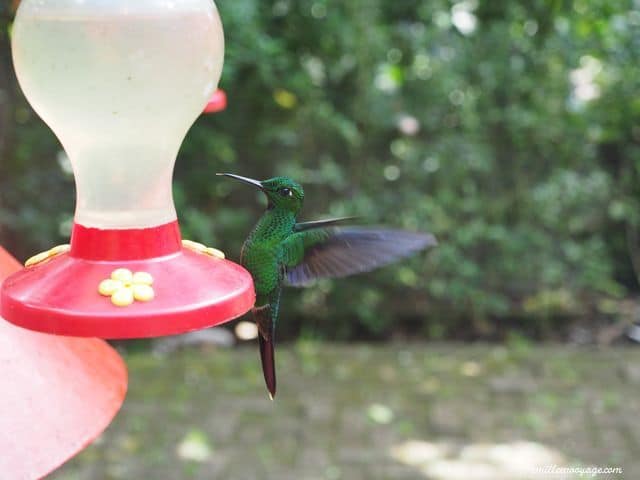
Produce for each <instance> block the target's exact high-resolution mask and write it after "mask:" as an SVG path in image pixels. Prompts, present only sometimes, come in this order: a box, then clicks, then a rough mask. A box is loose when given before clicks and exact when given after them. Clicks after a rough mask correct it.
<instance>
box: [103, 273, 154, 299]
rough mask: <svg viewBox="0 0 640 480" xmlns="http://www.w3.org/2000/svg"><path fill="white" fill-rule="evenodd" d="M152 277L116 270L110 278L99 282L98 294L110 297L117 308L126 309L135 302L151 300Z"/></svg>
mask: <svg viewBox="0 0 640 480" xmlns="http://www.w3.org/2000/svg"><path fill="white" fill-rule="evenodd" d="M151 285H153V277H152V276H151V275H150V274H149V273H147V272H135V273H133V272H132V271H131V270H129V269H127V268H117V269H116V270H114V271H113V272H111V277H110V278H107V279H105V280H102V281H101V282H100V285H98V292H99V293H100V295H103V296H105V297H111V303H113V304H114V305H115V306H117V307H127V306H129V305H131V304H132V303H133V302H135V301H136V300H137V301H139V302H148V301H150V300H153V297H155V292H154V291H153V287H152V286H151Z"/></svg>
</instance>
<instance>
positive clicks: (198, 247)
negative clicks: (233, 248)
mask: <svg viewBox="0 0 640 480" xmlns="http://www.w3.org/2000/svg"><path fill="white" fill-rule="evenodd" d="M182 246H183V247H184V248H188V249H189V250H193V251H194V252H197V253H202V254H204V255H209V256H210V257H216V258H224V252H222V251H221V250H218V249H217V248H213V247H207V246H206V245H203V244H202V243H198V242H193V241H191V240H182Z"/></svg>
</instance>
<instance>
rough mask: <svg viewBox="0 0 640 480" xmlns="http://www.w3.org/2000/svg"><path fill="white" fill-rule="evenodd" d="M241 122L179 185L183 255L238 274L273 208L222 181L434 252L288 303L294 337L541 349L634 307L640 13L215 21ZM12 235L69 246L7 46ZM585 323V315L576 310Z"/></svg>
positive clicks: (24, 241)
mask: <svg viewBox="0 0 640 480" xmlns="http://www.w3.org/2000/svg"><path fill="white" fill-rule="evenodd" d="M218 7H219V9H220V13H221V16H222V18H223V22H224V26H225V32H226V42H227V53H226V62H225V69H224V73H223V78H222V82H221V86H222V87H223V88H224V89H225V90H226V91H227V94H228V97H229V107H228V109H227V110H226V111H225V112H223V113H220V114H217V115H214V116H207V117H202V118H201V119H200V120H199V121H198V122H197V123H196V125H195V126H194V127H193V129H192V130H191V132H190V133H189V135H188V137H187V140H186V142H185V144H184V146H183V148H182V151H181V153H180V157H179V161H178V163H177V165H176V173H175V184H174V187H175V198H176V204H177V208H178V212H179V215H180V217H181V222H182V226H183V231H184V234H185V236H187V237H192V238H194V239H196V240H199V241H203V242H206V243H211V244H215V245H217V246H220V247H222V248H223V249H225V250H226V251H227V253H228V254H229V256H230V257H232V258H234V257H235V258H237V257H238V255H239V250H240V245H241V243H242V241H243V239H244V237H245V236H246V234H247V233H248V231H249V229H250V228H251V225H252V223H253V222H254V221H255V219H256V218H257V216H258V215H259V214H260V213H261V209H262V208H263V206H264V204H263V203H261V202H262V200H261V199H260V198H259V195H257V193H256V192H254V191H252V190H250V189H248V188H245V187H243V186H241V185H235V184H231V183H229V182H227V181H225V180H224V179H218V178H215V177H214V175H213V174H214V173H215V172H216V171H221V170H225V171H232V172H237V173H240V174H244V175H248V176H254V177H258V178H265V177H269V176H273V175H276V174H287V175H291V176H293V177H295V178H297V179H299V180H300V181H302V182H304V184H305V187H306V191H307V202H306V208H305V211H304V216H305V217H306V218H318V217H323V216H328V215H358V216H362V217H364V218H365V219H366V221H367V222H370V223H384V224H389V225H394V226H398V227H404V228H409V229H417V230H420V229H421V230H430V231H432V232H433V233H435V234H436V235H437V236H438V238H439V239H440V243H441V244H440V246H439V247H438V249H437V250H435V251H433V252H432V253H430V254H429V255H421V256H419V257H417V258H414V259H412V260H410V261H408V262H405V263H403V264H402V265H400V266H397V267H392V268H388V269H385V270H383V271H380V272H377V273H375V274H371V275H363V276H358V277H355V278H353V279H349V280H344V281H340V282H327V283H323V284H321V285H319V286H318V287H317V288H316V289H315V290H313V291H308V292H305V293H303V294H301V293H300V292H297V291H293V292H288V294H287V298H286V300H285V302H286V303H285V306H286V308H284V311H283V317H284V318H283V321H282V322H281V327H282V330H281V331H282V332H283V334H284V335H285V336H286V335H296V334H299V333H301V332H302V333H303V334H305V335H307V334H314V335H321V336H325V337H329V338H354V337H365V338H385V337H388V336H389V335H391V334H392V333H398V332H400V333H402V334H411V335H446V334H455V335H460V336H468V335H484V336H492V335H495V334H496V332H499V331H500V328H501V327H502V326H503V325H504V323H503V322H501V321H498V320H503V319H509V318H524V319H526V322H527V324H528V325H530V326H533V327H535V326H536V325H537V324H538V323H539V324H540V325H544V326H543V327H542V328H544V329H545V331H548V329H549V325H550V324H549V322H551V326H552V328H559V327H562V326H563V325H565V324H566V319H567V317H577V316H589V315H591V314H592V313H594V312H595V313H597V312H596V310H597V309H596V307H595V306H596V305H597V304H598V302H600V301H601V300H602V299H618V298H621V297H623V296H626V295H628V294H629V293H631V292H637V280H636V275H635V274H636V273H637V272H634V268H633V265H634V264H635V265H636V270H638V268H640V216H639V214H638V212H639V211H640V209H639V208H638V207H639V205H638V203H639V200H640V182H639V180H640V178H639V177H640V121H639V119H640V118H639V117H640V97H639V96H638V92H639V91H640V72H639V71H638V69H639V67H638V65H640V59H639V58H638V56H639V55H640V53H639V52H640V5H639V4H638V3H637V2H635V3H634V2H631V1H629V2H608V1H606V0H589V1H586V0H580V1H577V0H576V1H574V2H563V1H560V0H535V1H532V2H529V1H527V2H525V1H516V2H513V1H506V0H502V1H495V2H477V1H475V0H464V1H462V2H457V3H452V2H449V1H444V0H434V1H431V2H415V1H408V0H399V1H395V2H384V1H382V0H353V1H350V2H341V1H338V0H300V1H295V2H294V1H292V0H273V1H258V0H236V1H234V2H218ZM2 32H3V37H2V40H1V42H2V43H1V47H2V51H0V55H1V57H0V58H1V61H2V66H1V70H0V73H1V74H0V77H1V79H0V82H2V83H0V89H1V91H0V100H2V102H0V106H2V112H3V113H2V114H3V115H4V117H0V118H9V119H10V120H9V121H7V120H5V122H3V123H2V126H3V128H2V131H1V132H0V149H2V150H1V152H2V158H1V159H0V202H1V203H0V234H1V235H2V242H3V243H4V244H5V245H6V246H7V247H8V248H9V249H11V250H12V251H14V252H15V253H16V254H18V255H20V256H23V257H24V256H27V255H28V254H30V253H31V252H33V251H35V250H38V249H40V248H42V247H45V246H47V245H50V244H53V243H56V242H58V241H60V240H62V238H61V237H62V236H63V235H62V232H61V229H60V224H61V223H63V222H64V221H68V217H69V216H70V215H71V211H72V208H73V207H72V205H73V189H72V187H71V181H70V179H69V178H67V177H65V176H64V175H63V173H62V172H60V171H59V168H58V166H57V162H56V161H55V158H56V155H57V152H58V150H59V147H58V145H57V143H56V141H55V138H54V137H53V135H52V134H51V133H50V132H49V131H48V130H47V129H46V128H45V127H44V126H43V125H42V124H41V122H40V121H39V120H37V118H35V116H34V114H33V113H32V112H31V111H30V110H29V109H28V107H27V105H26V104H25V102H24V100H23V99H22V98H21V96H20V95H19V92H18V89H17V87H16V85H15V81H14V79H13V77H12V74H11V68H10V55H9V52H8V43H7V41H8V36H7V35H8V34H7V32H8V21H7V20H4V21H3V24H2ZM578 307H579V308H578Z"/></svg>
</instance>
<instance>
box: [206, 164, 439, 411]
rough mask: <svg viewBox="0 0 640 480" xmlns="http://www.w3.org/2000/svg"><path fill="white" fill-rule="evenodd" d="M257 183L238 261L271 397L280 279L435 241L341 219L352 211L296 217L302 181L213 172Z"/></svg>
mask: <svg viewBox="0 0 640 480" xmlns="http://www.w3.org/2000/svg"><path fill="white" fill-rule="evenodd" d="M216 175H222V176H225V177H230V178H234V179H236V180H239V181H241V182H244V183H248V184H249V185H253V186H254V187H256V188H258V189H260V190H261V191H262V192H263V193H264V194H265V195H266V197H267V210H266V212H265V213H264V214H263V215H262V217H261V218H260V220H259V221H258V223H257V224H256V226H255V227H254V228H253V230H252V231H251V233H250V234H249V236H248V237H247V239H246V240H245V242H244V244H243V246H242V251H241V254H240V263H241V264H242V266H244V267H245V268H246V269H247V270H248V271H249V273H250V274H251V276H252V278H253V283H254V288H255V292H256V302H255V305H254V307H253V308H252V310H251V312H252V315H253V318H254V320H255V322H256V325H257V327H258V342H259V345H260V358H261V361H262V372H263V374H264V380H265V383H266V386H267V390H268V391H269V397H270V398H271V400H273V398H274V396H275V394H276V367H275V355H274V342H275V326H276V321H277V319H278V313H279V310H280V293H281V291H282V287H283V285H288V286H294V287H304V286H308V285H310V284H312V283H313V282H314V281H315V280H317V279H320V278H339V277H346V276H348V275H352V274H355V273H361V272H367V271H370V270H373V269H375V268H378V267H381V266H383V265H386V264H389V263H392V262H394V261H396V260H398V259H400V258H403V257H407V256H409V255H411V254H413V253H415V252H417V251H419V250H423V249H425V248H428V247H432V246H435V245H436V244H437V242H436V239H435V237H434V236H433V235H431V234H429V233H414V232H408V231H404V230H393V229H385V228H367V227H360V226H350V225H344V223H345V222H347V221H348V220H351V219H352V217H341V218H330V219H326V220H317V221H311V222H298V214H299V213H300V210H301V209H302V204H303V201H304V190H303V188H302V186H301V185H300V184H299V183H297V182H295V181H294V180H292V179H290V178H288V177H274V178H270V179H268V180H263V181H259V180H254V179H252V178H247V177H241V176H240V175H234V174H231V173H218V174H216Z"/></svg>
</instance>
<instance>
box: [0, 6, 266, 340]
mask: <svg viewBox="0 0 640 480" xmlns="http://www.w3.org/2000/svg"><path fill="white" fill-rule="evenodd" d="M12 49H13V60H14V65H15V70H16V74H17V77H18V80H19V83H20V86H21V87H22V90H23V91H24V94H25V96H26V97H27V99H28V100H29V102H30V103H31V105H32V106H33V108H34V110H35V111H36V112H37V113H38V114H39V115H40V116H41V117H42V119H43V120H44V121H45V122H46V123H47V124H48V125H49V126H50V127H51V129H52V130H53V131H54V132H55V133H56V135H57V136H58V138H59V140H60V142H61V143H62V145H63V147H64V148H65V150H66V152H67V155H68V157H69V159H70V161H71V165H72V166H73V172H74V176H75V181H76V211H75V217H74V224H73V228H72V233H71V241H70V244H69V245H59V246H55V247H53V248H51V249H49V250H47V251H46V252H42V253H40V254H37V255H35V256H34V257H32V258H31V259H29V260H28V261H27V263H26V266H25V268H24V269H22V270H21V271H19V272H17V273H16V274H14V275H12V276H11V277H9V278H8V279H7V280H6V281H5V282H4V285H3V287H2V291H1V296H0V298H1V310H0V313H1V314H2V316H3V317H4V318H5V319H6V320H8V321H10V322H12V323H14V324H16V325H19V326H22V327H25V328H29V329H32V330H38V331H42V332H49V333H55V334H60V335H72V336H92V337H100V338H136V337H152V336H159V335H169V334H177V333H182V332H187V331H191V330H196V329H200V328H205V327H209V326H213V325H217V324H220V323H222V322H225V321H228V320H231V319H233V318H235V317H238V316H240V315H241V314H243V313H245V312H246V311H247V310H248V309H249V308H251V306H252V305H253V302H254V299H255V295H254V291H253V282H252V280H251V276H250V274H249V273H248V272H247V271H246V270H244V269H243V268H242V267H241V266H239V265H237V264H235V263H232V262H230V261H228V260H225V259H224V255H223V254H222V252H220V251H219V250H217V249H215V248H211V247H207V246H205V245H202V244H200V243H197V242H193V241H188V240H183V239H182V238H181V234H180V228H179V225H178V221H177V215H176V211H175V207H174V204H173V198H172V192H171V179H172V173H173V166H174V163H175V159H176V156H177V153H178V150H179V148H180V145H181V143H182V140H183V139H184V137H185V135H186V133H187V131H188V129H189V127H190V126H191V124H192V123H193V122H194V120H195V119H196V118H197V116H198V115H199V114H200V113H201V112H202V111H203V110H204V109H205V108H206V110H207V111H218V110H220V109H222V108H224V106H225V104H226V99H225V97H224V93H222V92H218V93H215V92H216V88H217V84H218V80H219V78H220V74H221V71H222V63H223V57H224V37H223V31H222V24H221V22H220V17H219V16H218V12H217V9H216V7H215V5H214V3H213V2H212V1H211V0H181V1H160V0H136V1H135V2H132V1H130V0H110V1H104V0H83V1H78V0H22V2H21V4H20V7H19V8H18V11H17V13H16V19H15V23H14V26H13V33H12ZM205 106H206V107H205ZM42 194H43V195H46V192H42Z"/></svg>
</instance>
